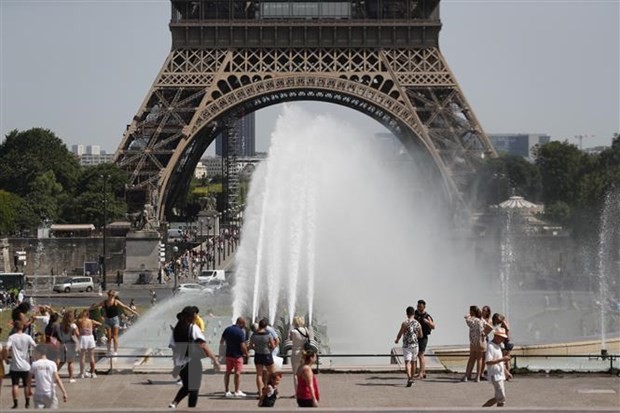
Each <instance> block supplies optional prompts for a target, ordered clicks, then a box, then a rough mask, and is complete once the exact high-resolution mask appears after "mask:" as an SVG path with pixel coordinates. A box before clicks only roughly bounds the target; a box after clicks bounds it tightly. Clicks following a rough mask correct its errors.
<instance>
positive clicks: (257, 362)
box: [250, 319, 275, 396]
mask: <svg viewBox="0 0 620 413" xmlns="http://www.w3.org/2000/svg"><path fill="white" fill-rule="evenodd" d="M266 327H267V322H266V321H265V319H262V320H260V322H259V323H258V329H257V330H256V331H255V332H254V334H252V337H250V350H252V349H253V350H254V367H255V368H256V389H257V390H258V395H259V396H260V395H261V393H262V391H263V387H264V383H266V382H267V379H268V376H269V375H270V374H271V373H273V372H274V365H273V355H272V354H271V352H272V351H273V348H274V346H275V342H274V341H273V337H271V334H269V333H268V332H267V330H266Z"/></svg>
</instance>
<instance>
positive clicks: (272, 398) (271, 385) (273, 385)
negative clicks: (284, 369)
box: [258, 372, 282, 407]
mask: <svg viewBox="0 0 620 413" xmlns="http://www.w3.org/2000/svg"><path fill="white" fill-rule="evenodd" d="M281 378H282V373H277V372H274V373H271V374H269V379H268V380H267V384H265V387H263V391H262V392H261V395H260V398H259V400H258V407H273V406H274V405H275V404H276V399H277V398H278V384H280V379H281Z"/></svg>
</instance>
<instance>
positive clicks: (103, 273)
mask: <svg viewBox="0 0 620 413" xmlns="http://www.w3.org/2000/svg"><path fill="white" fill-rule="evenodd" d="M101 178H102V179H103V255H102V256H101V259H100V263H101V277H102V278H101V289H102V290H103V291H106V290H107V289H108V283H107V279H106V268H105V267H106V262H105V261H106V229H107V220H108V196H107V190H106V181H107V180H108V178H109V176H108V175H102V176H101Z"/></svg>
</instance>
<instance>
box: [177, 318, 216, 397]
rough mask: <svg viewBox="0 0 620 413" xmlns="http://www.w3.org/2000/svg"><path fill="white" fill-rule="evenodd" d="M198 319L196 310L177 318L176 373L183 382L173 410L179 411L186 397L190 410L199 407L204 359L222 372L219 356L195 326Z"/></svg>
mask: <svg viewBox="0 0 620 413" xmlns="http://www.w3.org/2000/svg"><path fill="white" fill-rule="evenodd" d="M195 316H196V313H195V312H194V308H193V307H189V306H188V307H185V308H184V309H183V310H182V311H181V312H180V313H179V314H177V320H178V321H177V324H176V325H175V327H174V329H173V331H172V336H171V338H170V347H171V348H172V354H173V361H174V368H175V371H178V374H179V376H180V377H181V381H182V387H181V388H180V389H179V391H178V392H177V395H176V396H175V398H174V400H173V401H172V402H171V403H170V404H169V405H168V407H170V408H172V409H174V408H176V407H177V406H178V405H179V403H180V402H181V400H183V399H184V398H185V396H188V400H187V407H196V404H197V402H198V391H199V390H200V384H201V381H202V362H201V361H200V359H201V358H202V357H203V356H206V357H209V358H210V359H211V360H212V361H213V366H214V368H215V369H216V370H218V369H219V363H218V361H217V358H216V356H215V354H213V352H212V351H211V349H209V347H208V346H207V340H206V339H205V336H204V335H203V334H202V332H201V331H200V329H199V328H198V326H196V324H194V318H195Z"/></svg>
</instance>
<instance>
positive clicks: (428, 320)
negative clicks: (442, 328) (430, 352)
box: [414, 300, 435, 379]
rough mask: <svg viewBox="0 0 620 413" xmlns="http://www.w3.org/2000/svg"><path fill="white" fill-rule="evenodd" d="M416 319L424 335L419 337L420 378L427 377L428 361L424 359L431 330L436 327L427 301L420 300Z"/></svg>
mask: <svg viewBox="0 0 620 413" xmlns="http://www.w3.org/2000/svg"><path fill="white" fill-rule="evenodd" d="M414 317H415V319H416V320H417V321H418V323H420V325H421V326H422V337H421V338H419V339H418V360H419V361H420V362H419V366H420V370H419V372H418V375H417V378H418V379H425V378H426V363H425V361H424V353H425V352H426V345H427V344H428V336H429V335H430V334H431V330H434V329H435V321H434V320H433V317H431V315H430V314H429V313H427V312H426V301H424V300H418V308H417V309H416V310H415V313H414Z"/></svg>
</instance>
